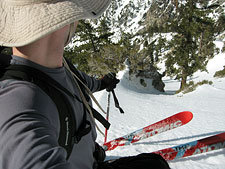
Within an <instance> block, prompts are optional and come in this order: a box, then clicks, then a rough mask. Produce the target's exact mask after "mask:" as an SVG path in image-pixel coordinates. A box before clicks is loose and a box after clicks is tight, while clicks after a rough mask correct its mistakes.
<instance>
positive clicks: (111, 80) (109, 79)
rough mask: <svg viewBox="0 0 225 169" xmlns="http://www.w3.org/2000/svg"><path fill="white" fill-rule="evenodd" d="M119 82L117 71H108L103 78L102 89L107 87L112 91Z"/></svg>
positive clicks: (107, 89) (108, 90)
mask: <svg viewBox="0 0 225 169" xmlns="http://www.w3.org/2000/svg"><path fill="white" fill-rule="evenodd" d="M119 82H120V80H119V79H117V78H116V74H115V73H108V74H107V75H105V76H104V77H103V78H102V79H101V86H100V90H103V89H106V91H107V92H111V91H112V90H113V89H115V88H116V85H117V84H118V83H119Z"/></svg>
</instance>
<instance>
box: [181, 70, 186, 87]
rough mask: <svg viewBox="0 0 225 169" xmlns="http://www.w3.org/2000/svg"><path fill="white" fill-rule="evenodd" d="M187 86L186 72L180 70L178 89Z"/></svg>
mask: <svg viewBox="0 0 225 169" xmlns="http://www.w3.org/2000/svg"><path fill="white" fill-rule="evenodd" d="M186 86H187V74H186V73H185V71H183V72H182V77H181V83H180V90H183V89H184V88H185V87H186Z"/></svg>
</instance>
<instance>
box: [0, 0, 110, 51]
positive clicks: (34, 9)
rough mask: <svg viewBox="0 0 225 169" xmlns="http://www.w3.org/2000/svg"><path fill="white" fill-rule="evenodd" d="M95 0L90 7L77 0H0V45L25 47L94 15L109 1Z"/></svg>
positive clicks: (98, 14)
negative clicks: (21, 0)
mask: <svg viewBox="0 0 225 169" xmlns="http://www.w3.org/2000/svg"><path fill="white" fill-rule="evenodd" d="M1 1H2V0H1ZM81 1H82V0H81ZM96 1H97V2H99V3H97V4H96V3H95V4H89V5H87V6H89V8H87V6H85V7H84V6H82V4H81V3H80V4H78V3H77V2H76V0H66V1H60V0H59V1H56V2H55V3H39V4H32V5H24V6H21V5H14V6H10V5H8V4H4V3H3V2H1V3H0V16H1V20H0V45H1V46H8V47H20V46H24V45H27V44H30V43H32V42H34V41H36V40H38V39H40V38H42V37H44V36H45V35H47V34H49V33H52V32H54V31H56V30H58V29H60V28H62V27H64V26H65V25H68V24H70V23H73V22H75V21H78V20H80V19H87V18H89V19H91V18H97V17H98V16H100V15H101V14H102V12H104V11H105V9H106V8H107V7H108V5H109V3H110V1H111V0H95V2H96ZM91 2H93V1H91ZM1 8H2V9H1ZM91 8H92V9H91Z"/></svg>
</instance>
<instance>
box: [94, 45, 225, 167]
mask: <svg viewBox="0 0 225 169" xmlns="http://www.w3.org/2000/svg"><path fill="white" fill-rule="evenodd" d="M216 44H217V46H218V47H221V44H222V42H219V41H218V42H216ZM224 65H225V53H220V54H218V55H216V56H215V57H214V58H213V59H212V60H210V62H209V63H208V73H206V72H197V73H196V74H194V76H193V77H192V78H191V79H189V80H194V81H195V82H197V81H201V80H203V79H205V80H211V81H213V85H203V86H200V87H198V88H197V89H196V90H195V91H194V92H191V93H188V94H175V91H176V90H178V89H179V85H180V82H179V81H177V80H173V79H171V78H169V77H165V78H164V79H163V81H164V82H165V85H166V87H165V93H160V92H157V91H156V90H154V89H152V88H148V89H147V90H146V89H144V87H141V86H140V85H138V83H137V82H138V81H139V80H140V79H138V78H137V79H136V81H132V82H131V81H129V78H128V77H129V75H128V74H127V71H126V70H124V71H122V72H120V73H119V74H118V77H119V78H120V79H121V82H120V83H119V84H118V86H117V88H116V90H115V93H116V95H117V97H118V99H119V102H120V106H121V107H122V108H123V110H124V111H125V114H120V112H119V111H118V109H116V108H115V106H114V101H113V99H112V97H111V100H110V115H109V121H110V123H111V127H110V129H109V131H108V138H107V141H110V140H112V139H115V138H117V137H120V136H123V135H125V134H128V133H130V132H133V131H135V130H137V129H140V128H142V127H145V126H147V125H149V124H152V123H155V122H157V121H159V120H162V119H164V118H166V117H169V116H171V115H173V114H175V113H178V112H181V111H191V112H192V113H193V115H194V117H193V119H192V121H191V122H189V123H188V124H186V125H184V126H182V127H180V128H176V129H174V130H171V131H167V132H166V133H161V134H158V135H156V136H153V137H150V138H147V139H145V140H142V141H139V142H137V143H134V144H132V145H129V146H123V147H117V148H116V149H114V150H112V151H107V159H114V158H119V157H122V156H131V155H137V154H139V153H147V152H153V151H156V150H160V149H163V148H168V147H172V146H175V145H179V144H182V143H187V142H190V141H194V140H197V139H201V138H204V137H208V136H211V135H214V134H218V133H221V132H225V123H224V119H225V104H224V100H225V78H214V77H213V75H214V73H215V72H216V71H218V70H221V69H222V68H223V66H224ZM95 96H96V98H97V99H98V100H99V102H100V104H101V105H102V106H103V107H104V108H105V110H106V107H107V96H108V93H107V92H105V91H102V92H98V93H96V94H95ZM95 107H96V106H95ZM99 126H100V128H101V129H102V131H104V128H103V127H102V126H101V125H100V124H99ZM97 141H98V142H99V143H100V144H103V142H104V137H103V136H102V135H101V134H98V138H97ZM224 162H225V149H221V150H216V151H212V152H208V153H205V154H200V155H195V156H191V157H186V158H183V159H179V160H175V161H171V162H169V165H170V167H171V168H172V169H181V168H182V169H190V168H191V169H202V168H204V169H224V168H225V166H224Z"/></svg>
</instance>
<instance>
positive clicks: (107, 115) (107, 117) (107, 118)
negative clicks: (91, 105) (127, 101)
mask: <svg viewBox="0 0 225 169" xmlns="http://www.w3.org/2000/svg"><path fill="white" fill-rule="evenodd" d="M109 107H110V92H109V93H108V105H107V112H106V120H107V121H109ZM107 134H108V130H107V128H106V129H105V140H104V143H106V141H107Z"/></svg>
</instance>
